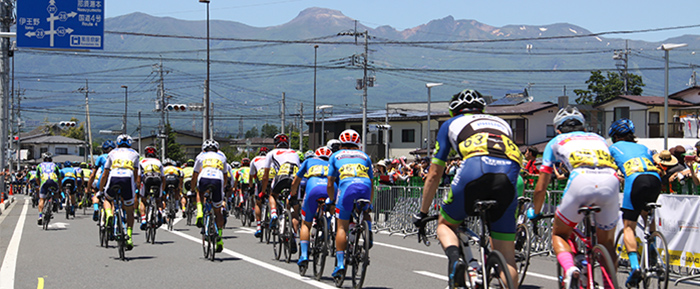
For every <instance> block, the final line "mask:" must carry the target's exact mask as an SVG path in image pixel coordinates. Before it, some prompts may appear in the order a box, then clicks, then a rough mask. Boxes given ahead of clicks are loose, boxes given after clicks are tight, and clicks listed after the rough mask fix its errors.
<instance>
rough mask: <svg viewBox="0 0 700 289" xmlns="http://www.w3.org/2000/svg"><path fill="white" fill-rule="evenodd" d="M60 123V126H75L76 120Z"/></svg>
mask: <svg viewBox="0 0 700 289" xmlns="http://www.w3.org/2000/svg"><path fill="white" fill-rule="evenodd" d="M58 125H59V126H60V127H75V122H74V121H62V122H59V123H58Z"/></svg>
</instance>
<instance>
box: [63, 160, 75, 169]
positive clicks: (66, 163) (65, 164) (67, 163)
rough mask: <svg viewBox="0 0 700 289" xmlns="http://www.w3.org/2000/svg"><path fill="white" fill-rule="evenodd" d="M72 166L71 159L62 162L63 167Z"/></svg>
mask: <svg viewBox="0 0 700 289" xmlns="http://www.w3.org/2000/svg"><path fill="white" fill-rule="evenodd" d="M72 166H73V162H71V161H66V162H65V163H63V167H64V168H70V167H72Z"/></svg>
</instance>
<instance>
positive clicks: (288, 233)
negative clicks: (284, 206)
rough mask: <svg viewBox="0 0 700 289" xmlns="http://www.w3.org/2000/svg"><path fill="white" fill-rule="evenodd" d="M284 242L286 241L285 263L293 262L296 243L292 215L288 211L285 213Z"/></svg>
mask: <svg viewBox="0 0 700 289" xmlns="http://www.w3.org/2000/svg"><path fill="white" fill-rule="evenodd" d="M282 232H283V233H282V236H283V237H282V240H283V241H284V259H285V260H284V261H285V262H287V263H289V262H290V261H291V260H292V255H293V254H292V246H294V245H295V244H293V243H294V242H295V240H294V233H293V229H292V213H291V212H290V211H286V210H285V213H284V230H283V231H282Z"/></svg>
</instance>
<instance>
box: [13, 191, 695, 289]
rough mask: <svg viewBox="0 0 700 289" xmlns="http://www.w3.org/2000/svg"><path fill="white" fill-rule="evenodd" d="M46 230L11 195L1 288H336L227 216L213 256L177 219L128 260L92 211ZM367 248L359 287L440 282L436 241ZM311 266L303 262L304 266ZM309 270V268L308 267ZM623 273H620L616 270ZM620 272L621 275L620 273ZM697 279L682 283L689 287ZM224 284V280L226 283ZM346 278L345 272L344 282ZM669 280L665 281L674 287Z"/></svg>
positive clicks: (536, 277)
mask: <svg viewBox="0 0 700 289" xmlns="http://www.w3.org/2000/svg"><path fill="white" fill-rule="evenodd" d="M61 213H62V212H59V215H58V216H56V217H55V218H54V219H53V220H52V223H51V224H52V225H51V228H50V230H48V231H43V230H41V228H40V227H39V226H37V224H36V219H37V218H38V212H37V210H36V209H32V208H31V204H30V202H29V200H27V199H25V196H17V201H16V202H14V203H13V204H12V205H11V206H10V208H9V211H7V210H6V211H5V213H4V214H3V215H2V216H0V256H2V257H4V258H3V259H2V267H1V270H0V289H2V288H106V287H110V288H129V289H131V288H144V287H148V288H195V287H198V286H202V285H205V284H206V286H208V287H213V288H229V287H232V288H241V287H252V286H256V287H257V288H273V287H283V288H312V287H316V288H335V285H334V284H333V280H332V279H331V278H330V273H331V272H332V270H333V267H332V264H333V262H334V261H335V260H334V259H331V258H329V259H328V262H327V264H326V269H325V275H326V276H327V277H324V279H322V280H321V281H320V282H318V281H315V280H313V279H311V278H309V277H302V276H299V273H298V267H297V265H296V263H295V261H296V260H295V259H296V258H293V261H292V262H291V263H289V264H288V263H284V262H281V261H276V260H274V258H273V253H272V246H271V245H266V244H263V243H260V242H258V240H257V239H255V238H254V237H253V232H254V228H242V227H237V226H240V221H238V220H236V219H234V218H233V217H230V218H229V223H228V226H227V227H226V229H225V230H224V236H225V237H224V245H225V250H224V252H222V253H219V254H217V260H216V261H215V262H211V261H208V260H205V259H204V258H203V255H202V246H201V237H200V235H199V229H197V228H196V227H194V226H187V225H186V224H185V221H184V220H179V219H178V220H177V223H176V225H175V230H173V231H168V230H166V229H164V228H165V226H163V227H162V228H161V229H160V230H159V231H158V233H157V236H156V244H148V243H146V241H145V239H146V238H145V234H144V233H143V232H141V231H140V230H139V229H138V228H136V229H135V231H134V244H135V247H134V249H133V250H132V251H128V252H127V253H126V256H127V258H128V261H126V262H124V261H120V260H119V259H118V253H117V249H116V247H114V242H111V247H110V248H102V247H100V246H99V240H98V232H97V226H96V225H95V222H93V221H92V216H91V215H83V214H82V210H78V211H77V212H76V218H75V219H71V220H65V215H63V214H61ZM374 244H375V245H374V247H373V248H372V250H371V251H370V259H371V265H370V267H369V270H368V274H367V279H366V281H365V286H364V287H365V288H445V287H446V285H447V277H446V272H447V259H446V257H445V256H444V253H443V252H442V250H441V249H440V246H439V245H438V243H437V242H433V245H432V246H430V247H426V246H424V245H422V244H418V243H417V240H416V238H415V237H409V238H406V239H404V238H402V237H400V236H396V235H394V236H389V235H388V234H383V233H379V234H375V237H374ZM311 271H312V270H311V269H309V272H311ZM528 271H529V272H528V277H527V279H526V280H525V286H523V287H522V288H555V287H556V283H555V281H554V280H555V275H556V267H555V259H554V258H550V257H536V258H533V259H532V264H531V265H530V269H529V270H528ZM308 274H310V273H308ZM620 276H622V275H620ZM619 279H623V277H620V278H619ZM698 284H700V283H692V284H690V283H689V284H681V285H679V286H678V288H691V287H692V288H694V287H697V286H698ZM224 286H226V287H224ZM349 286H350V282H349V280H346V283H345V287H349ZM672 286H673V285H672V284H671V285H670V286H669V287H672Z"/></svg>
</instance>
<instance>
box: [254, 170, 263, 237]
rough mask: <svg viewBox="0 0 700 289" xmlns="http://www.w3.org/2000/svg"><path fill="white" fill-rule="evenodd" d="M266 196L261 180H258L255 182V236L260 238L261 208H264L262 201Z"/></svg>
mask: <svg viewBox="0 0 700 289" xmlns="http://www.w3.org/2000/svg"><path fill="white" fill-rule="evenodd" d="M264 198H265V195H264V192H263V191H262V189H261V186H260V182H257V183H256V184H255V208H254V211H255V229H256V231H255V237H256V238H258V237H260V233H261V232H262V231H261V228H260V222H261V220H262V211H261V209H260V208H262V203H263V200H264Z"/></svg>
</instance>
